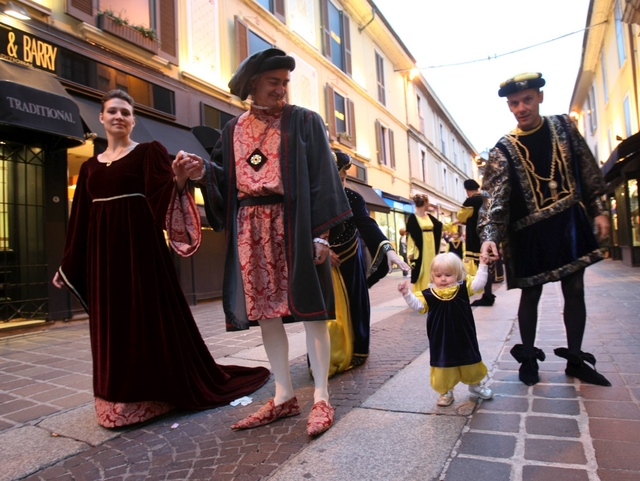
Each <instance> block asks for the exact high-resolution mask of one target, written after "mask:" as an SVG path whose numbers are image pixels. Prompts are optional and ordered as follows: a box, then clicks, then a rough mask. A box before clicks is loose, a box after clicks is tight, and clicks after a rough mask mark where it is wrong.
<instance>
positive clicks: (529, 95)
mask: <svg viewBox="0 0 640 481" xmlns="http://www.w3.org/2000/svg"><path fill="white" fill-rule="evenodd" d="M544 84H545V80H544V79H543V78H542V75H541V74H540V73H524V74H520V75H517V76H515V77H513V78H510V79H508V80H506V81H505V82H503V83H502V84H501V85H500V90H499V91H498V95H499V96H500V97H506V98H507V105H508V106H509V110H510V111H511V113H513V115H514V116H515V118H516V121H517V122H518V125H517V127H516V129H514V130H513V131H511V132H510V133H509V134H507V135H505V136H504V137H502V138H501V139H500V140H499V141H498V143H497V144H496V146H495V147H494V148H493V149H492V150H491V153H490V156H489V161H488V162H487V166H486V168H485V172H484V178H483V187H482V195H483V197H484V205H483V207H482V208H481V210H480V215H479V219H478V231H479V233H480V238H481V240H482V241H483V243H482V247H481V253H482V254H488V255H490V256H491V257H492V258H494V259H495V258H497V256H498V249H497V247H496V246H497V245H498V244H499V243H500V242H501V241H502V243H503V250H504V258H505V263H506V268H507V287H508V288H509V289H513V288H520V289H522V295H521V297H520V305H519V307H518V324H519V327H520V336H521V339H522V344H516V345H515V346H514V347H513V349H512V350H511V354H512V355H513V357H514V358H515V359H516V360H517V361H518V362H519V363H520V369H519V377H520V380H521V381H522V382H523V383H525V384H527V385H529V386H531V385H533V384H536V383H537V382H538V381H539V380H540V378H539V376H538V363H537V361H544V359H545V353H544V352H543V351H542V350H541V349H538V348H536V347H535V345H534V343H535V337H536V327H537V323H538V302H539V301H540V295H541V294H542V286H543V284H546V283H548V282H555V281H560V282H561V285H562V293H563V296H564V301H565V304H564V325H565V329H566V332H567V344H568V346H567V347H566V348H564V347H562V348H557V349H555V350H554V353H555V354H556V355H557V356H559V357H562V358H564V359H566V360H567V367H566V370H565V373H566V374H567V375H568V376H572V377H576V378H578V379H580V380H582V381H584V382H588V383H591V384H598V385H602V386H610V385H611V384H610V383H609V381H608V380H607V379H606V378H605V377H604V376H602V374H600V373H598V372H597V371H596V370H595V363H596V360H595V357H594V356H593V355H592V354H590V353H587V352H583V351H582V339H583V336H584V329H585V325H586V307H585V301H584V269H585V267H587V266H589V265H591V264H593V263H595V262H598V261H600V260H602V258H603V256H602V253H601V251H600V248H599V246H598V241H597V240H596V236H595V235H594V228H593V227H592V223H591V222H592V221H593V222H594V223H595V227H596V229H597V233H598V236H599V237H600V238H603V237H605V236H606V235H607V233H608V231H609V219H608V217H607V216H606V211H605V208H604V205H603V203H602V200H601V198H600V196H601V195H602V194H603V193H604V190H605V183H604V178H603V175H602V173H601V172H600V169H599V168H598V165H597V163H596V161H595V159H594V157H593V155H592V154H591V151H590V150H589V147H588V146H587V144H586V142H585V140H584V138H583V137H582V136H581V135H580V133H579V132H578V130H577V128H576V127H575V125H574V124H573V122H571V120H570V119H569V117H568V116H567V115H553V116H548V117H541V116H540V104H541V103H542V100H543V92H542V91H540V88H541V87H543V86H544ZM587 363H589V364H591V366H589V364H587ZM592 366H593V367H592Z"/></svg>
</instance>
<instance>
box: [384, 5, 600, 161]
mask: <svg viewBox="0 0 640 481" xmlns="http://www.w3.org/2000/svg"><path fill="white" fill-rule="evenodd" d="M373 1H374V3H375V4H376V5H377V6H378V7H379V9H380V10H381V11H382V14H383V15H384V16H385V18H386V19H387V20H388V21H389V23H390V24H391V26H392V27H393V29H394V30H395V31H396V33H397V34H398V35H399V37H400V38H401V39H402V41H403V43H404V44H405V45H406V47H407V48H408V49H409V51H410V52H411V54H412V55H413V57H414V58H415V59H416V60H417V64H418V66H419V67H421V68H422V67H428V66H432V65H441V64H450V63H456V62H465V61H469V60H476V59H486V58H487V57H489V56H493V55H500V54H503V53H507V52H511V51H513V50H517V49H520V48H523V47H528V46H530V45H535V44H538V43H540V42H545V41H547V40H551V39H554V38H556V37H560V36H562V35H565V34H568V33H571V32H575V31H577V30H582V29H584V28H585V25H586V21H587V10H588V8H589V0H535V1H531V0H526V1H525V0H373ZM583 36H584V34H583V33H576V34H574V35H571V36H568V37H565V38H562V39H560V40H556V41H554V42H551V43H547V44H545V45H542V46H539V47H534V48H530V49H528V50H524V51H523V52H519V53H514V54H511V55H507V56H504V57H500V58H497V59H492V60H488V61H487V60H485V61H482V62H476V63H471V64H468V65H463V66H457V67H444V68H437V69H426V68H425V69H422V74H423V75H424V77H425V78H426V79H427V82H429V85H431V87H432V88H433V90H434V91H435V93H436V95H437V96H438V97H439V98H440V100H441V101H442V103H443V104H444V106H445V107H446V109H447V110H448V111H449V113H450V114H451V116H452V117H453V119H454V120H455V121H456V123H457V124H458V126H459V127H460V128H461V129H462V131H463V132H464V134H465V135H466V136H467V138H468V139H469V140H470V141H471V143H472V144H473V146H474V147H475V148H476V149H477V150H478V152H481V151H483V150H485V149H488V148H491V147H493V146H494V145H495V143H496V142H497V141H498V139H499V138H500V137H501V136H502V135H503V134H505V133H507V132H508V131H510V130H511V129H512V128H513V127H515V119H514V118H513V115H512V114H511V113H510V112H509V109H508V107H507V104H506V100H505V99H503V98H500V97H498V88H499V86H500V83H501V82H502V81H503V80H506V79H507V78H509V77H512V76H513V75H515V74H518V73H520V72H542V74H543V76H544V78H545V79H546V81H547V85H546V86H545V87H544V88H543V90H544V103H543V104H542V106H541V109H540V111H541V114H542V115H551V114H562V113H568V110H569V103H570V102H571V95H572V94H573V87H574V85H575V82H576V78H577V74H578V69H579V67H580V59H581V55H582V39H583Z"/></svg>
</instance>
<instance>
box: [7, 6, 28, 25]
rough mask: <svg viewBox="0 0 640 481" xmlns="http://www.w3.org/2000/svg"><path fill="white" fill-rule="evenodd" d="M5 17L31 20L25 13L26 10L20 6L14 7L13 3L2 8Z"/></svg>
mask: <svg viewBox="0 0 640 481" xmlns="http://www.w3.org/2000/svg"><path fill="white" fill-rule="evenodd" d="M4 13H5V15H9V16H10V17H13V18H17V19H18V20H23V21H27V20H31V15H29V12H27V9H26V8H24V7H23V6H22V5H16V4H15V3H13V2H7V3H6V4H5V6H4Z"/></svg>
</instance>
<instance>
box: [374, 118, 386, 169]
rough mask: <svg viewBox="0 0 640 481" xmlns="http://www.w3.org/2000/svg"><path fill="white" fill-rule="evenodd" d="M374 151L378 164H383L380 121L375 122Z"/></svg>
mask: <svg viewBox="0 0 640 481" xmlns="http://www.w3.org/2000/svg"><path fill="white" fill-rule="evenodd" d="M376 149H377V152H378V164H384V162H383V160H384V152H382V126H381V125H380V121H379V120H376Z"/></svg>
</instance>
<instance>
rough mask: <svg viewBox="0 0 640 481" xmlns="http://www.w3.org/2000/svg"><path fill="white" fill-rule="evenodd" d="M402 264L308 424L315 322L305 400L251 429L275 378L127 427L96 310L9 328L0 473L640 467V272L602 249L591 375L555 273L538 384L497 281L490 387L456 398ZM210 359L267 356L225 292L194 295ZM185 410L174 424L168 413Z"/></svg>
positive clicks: (330, 476)
mask: <svg viewBox="0 0 640 481" xmlns="http://www.w3.org/2000/svg"><path fill="white" fill-rule="evenodd" d="M400 280H401V276H400V274H399V273H393V274H391V275H390V276H388V277H387V278H385V279H384V280H383V281H382V282H380V283H379V284H378V285H376V286H374V288H373V289H372V290H371V297H372V303H373V322H374V324H373V325H372V342H371V355H370V357H369V360H368V362H367V363H366V364H365V365H364V366H361V367H359V368H357V369H355V370H352V371H348V372H346V373H342V374H340V375H337V376H335V377H334V378H332V379H331V380H330V390H331V401H332V404H333V405H334V407H335V408H336V424H335V426H334V427H333V428H332V429H331V430H329V431H328V432H327V433H325V434H324V435H322V436H320V437H319V438H318V439H315V440H311V439H310V438H309V437H308V436H307V435H306V431H305V425H306V420H307V416H308V413H309V410H310V409H311V405H312V394H313V389H312V381H311V378H310V375H309V372H308V369H307V364H306V356H305V355H304V354H305V349H304V332H303V331H304V329H303V327H302V326H301V325H298V324H292V325H287V331H288V333H289V337H290V340H291V349H290V351H291V352H290V357H291V358H292V359H293V361H292V365H293V369H292V373H293V380H294V386H295V388H296V390H297V396H298V400H299V401H300V404H301V408H302V415H301V416H297V417H294V418H288V419H286V420H280V421H278V422H276V423H273V424H271V425H268V426H264V427H261V428H257V429H254V430H249V431H241V432H233V431H231V430H230V429H229V426H230V425H231V424H233V423H234V422H236V421H237V420H239V419H241V418H243V417H244V416H246V415H247V414H249V413H251V412H253V411H255V410H256V409H257V408H258V407H259V406H261V405H262V404H263V403H264V402H266V400H268V399H269V398H270V397H272V395H273V381H270V382H268V383H267V384H266V385H265V386H264V387H263V388H261V389H260V390H258V391H257V392H256V393H254V394H253V395H252V398H253V402H252V404H249V405H248V406H245V407H232V406H226V407H222V408H218V409H212V410H208V411H203V412H176V413H172V414H170V415H168V416H166V417H163V418H161V419H159V420H156V421H154V422H150V423H148V424H145V425H142V426H137V427H135V428H133V429H132V428H126V429H119V430H107V429H103V428H101V427H99V426H97V424H96V422H95V415H94V411H93V402H92V393H91V356H90V352H89V333H88V323H87V321H73V322H70V323H66V324H63V323H59V324H56V325H54V326H51V327H48V328H45V329H42V330H34V331H20V332H18V333H11V332H7V333H4V334H2V337H1V338H0V403H1V404H0V466H2V467H3V468H2V469H1V470H0V480H14V479H29V480H53V479H59V480H72V479H74V480H116V479H126V480H137V479H140V480H142V479H213V480H240V481H243V480H247V481H248V480H262V479H274V480H289V479H290V480H300V479H311V480H314V479H315V480H321V481H325V480H327V481H328V480H344V479H363V480H378V479H379V480H426V479H433V480H437V479H446V480H469V479H473V480H475V481H483V480H538V479H540V480H542V479H545V480H546V479H562V480H569V481H572V480H590V481H595V480H598V479H601V480H605V481H609V480H611V481H623V480H625V481H626V480H629V481H630V480H632V479H633V480H636V479H640V461H639V459H640V458H639V457H638V453H639V452H640V434H639V433H640V322H639V321H638V315H637V313H638V311H640V282H638V281H639V280H640V271H638V270H637V269H632V268H629V267H626V266H624V265H622V263H620V262H614V261H605V262H601V263H599V264H596V265H594V266H592V267H590V268H589V269H587V271H586V276H585V282H586V289H587V312H588V325H587V333H586V337H585V343H584V347H583V349H584V350H585V351H588V352H592V353H593V354H595V356H596V358H597V359H598V363H597V368H598V370H599V371H601V372H603V373H604V374H605V375H606V376H607V378H608V379H609V380H610V381H611V383H612V384H613V386H612V387H609V388H605V387H599V386H591V385H584V384H581V383H580V382H579V381H574V379H572V378H569V377H567V376H565V375H564V361H563V360H562V359H560V358H557V357H555V356H554V355H553V348H554V347H562V346H564V345H565V342H566V341H565V334H564V329H563V326H562V322H561V311H562V295H561V293H560V289H559V285H556V284H551V285H548V286H546V287H545V289H544V292H543V297H542V300H541V304H540V320H541V322H540V325H539V334H538V339H539V341H538V343H537V344H538V346H539V347H540V348H542V349H543V350H544V351H545V352H546V354H547V360H546V361H545V362H543V363H540V367H541V378H542V381H541V383H539V384H537V385H536V386H532V387H527V386H525V385H524V384H522V383H520V382H519V381H518V378H517V368H518V364H517V363H516V362H515V361H514V360H513V359H512V358H511V356H510V354H509V349H510V348H511V346H512V345H513V344H515V343H516V342H518V340H519V335H518V332H517V323H516V322H515V317H516V311H517V304H518V299H519V291H506V288H505V286H502V285H497V286H495V293H496V295H497V300H496V304H495V305H494V306H493V307H478V308H475V309H474V315H475V317H476V322H477V327H478V338H479V342H480V349H481V352H482V354H483V358H484V359H485V363H486V364H487V366H488V368H489V371H490V378H491V380H490V387H491V388H492V389H493V390H494V391H495V393H496V396H495V398H494V399H493V400H490V401H482V402H478V400H477V398H475V397H470V396H469V393H468V391H467V390H466V386H462V385H461V386H458V387H456V390H455V396H456V402H455V403H454V405H453V406H451V407H448V408H440V407H437V406H436V405H435V401H436V399H437V394H435V393H434V392H432V391H431V389H430V387H429V381H428V369H429V359H428V352H427V339H426V332H425V319H424V316H421V315H418V314H416V313H413V312H411V311H409V310H408V309H407V308H406V306H405V305H404V301H403V299H402V298H401V297H400V295H399V294H398V293H397V290H396V286H397V284H398V282H399V281H400ZM193 312H194V314H195V316H196V319H197V321H198V325H199V327H200V330H201V332H202V334H203V337H204V338H205V341H206V343H207V345H208V346H209V348H210V349H211V351H212V353H213V355H214V357H215V359H216V360H217V361H218V362H220V363H224V364H245V365H258V364H260V365H267V366H268V363H266V356H265V355H264V349H262V347H261V344H262V341H261V336H260V332H259V330H258V329H252V330H249V331H244V332H235V333H226V332H224V323H223V322H222V309H221V303H220V302H210V303H203V304H200V305H198V306H196V307H194V308H193ZM174 423H175V424H178V426H177V427H175V428H172V425H174Z"/></svg>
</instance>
